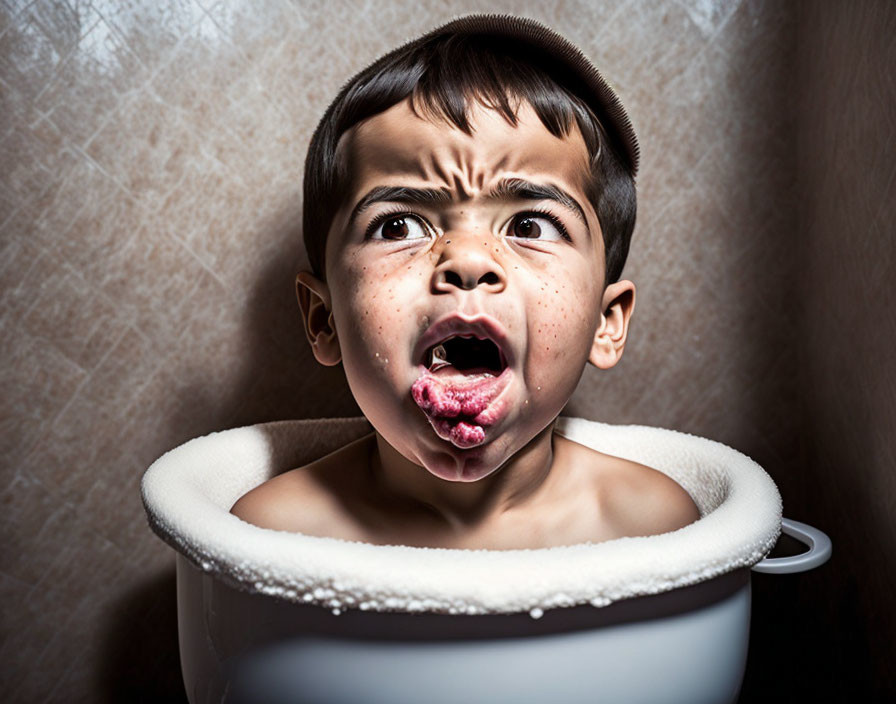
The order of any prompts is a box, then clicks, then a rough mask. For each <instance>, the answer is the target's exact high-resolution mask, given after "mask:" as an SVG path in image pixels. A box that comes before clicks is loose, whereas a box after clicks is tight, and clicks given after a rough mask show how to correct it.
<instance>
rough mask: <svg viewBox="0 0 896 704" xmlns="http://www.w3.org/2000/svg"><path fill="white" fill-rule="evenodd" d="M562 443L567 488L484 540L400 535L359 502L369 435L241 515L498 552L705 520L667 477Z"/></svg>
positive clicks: (321, 531) (302, 528)
mask: <svg viewBox="0 0 896 704" xmlns="http://www.w3.org/2000/svg"><path fill="white" fill-rule="evenodd" d="M557 437H558V438H559V440H558V441H557V444H556V445H555V449H557V450H561V452H559V453H557V454H556V455H555V458H556V459H558V460H559V459H560V458H561V456H562V463H563V464H564V465H565V466H566V467H565V469H563V470H562V471H563V472H564V475H565V476H567V477H568V479H567V480H565V481H563V482H562V488H560V489H559V490H558V491H556V492H554V493H552V494H551V497H550V499H549V500H546V501H543V502H539V503H538V504H537V505H534V504H533V505H532V506H530V507H528V508H524V509H522V510H521V511H519V512H517V513H516V515H515V516H514V517H513V518H512V519H510V520H508V521H496V522H494V523H493V524H492V525H491V527H486V528H484V529H482V530H480V531H478V532H476V533H475V534H474V533H471V534H470V535H465V536H455V537H454V538H451V539H449V538H447V537H445V536H439V537H438V538H436V537H435V536H434V535H427V537H426V538H423V537H421V536H416V537H415V535H414V534H413V532H411V533H408V534H401V535H399V533H400V531H399V533H396V532H395V531H396V530H398V527H397V526H392V527H390V525H389V524H390V520H389V517H388V516H386V515H383V513H382V511H380V512H377V509H376V508H375V507H374V506H371V505H370V504H369V502H365V501H364V500H363V496H361V495H359V494H361V493H363V492H359V491H358V483H359V481H361V477H360V476H359V471H360V470H359V468H363V467H364V466H366V453H367V451H368V450H367V446H366V445H365V444H364V443H365V442H366V441H367V440H368V438H362V439H361V440H359V441H356V442H355V443H351V444H349V445H347V446H345V447H343V448H340V449H339V450H337V451H336V452H334V453H331V454H330V455H327V456H325V457H322V458H320V459H319V460H316V461H314V462H312V463H310V464H307V465H305V466H303V467H299V468H296V469H293V470H290V471H288V472H285V473H283V474H281V475H278V476H277V477H274V478H273V479H270V480H269V481H267V482H265V483H264V484H262V485H260V486H258V487H256V488H255V489H253V490H252V491H250V492H248V493H247V494H246V495H245V496H243V497H242V498H241V499H240V500H239V501H237V502H236V504H234V506H233V508H232V509H231V513H233V514H235V515H236V516H238V517H239V518H241V519H243V520H244V521H247V522H248V523H252V524H254V525H257V526H260V527H262V528H271V529H274V530H284V531H290V532H298V533H304V534H306V535H313V536H319V537H330V538H341V539H344V540H357V541H361V542H374V543H378V542H394V541H395V540H398V542H399V543H400V544H416V543H415V542H414V541H415V540H416V541H417V542H419V543H420V544H427V541H430V542H432V543H433V546H438V547H465V548H492V549H509V548H513V547H517V548H518V547H551V546H556V545H573V544H577V543H584V542H594V543H597V542H601V541H605V540H612V539H614V538H620V537H625V536H645V535H656V534H659V533H667V532H670V531H673V530H677V529H678V528H682V527H684V526H686V525H688V524H689V523H693V522H694V521H695V520H697V519H698V518H699V517H700V515H699V512H698V511H697V507H696V506H695V504H694V502H693V500H692V499H691V497H690V495H689V494H688V493H687V492H686V491H685V490H684V489H683V488H682V487H681V486H680V485H679V484H677V483H676V482H675V481H673V480H672V479H670V478H669V477H668V476H666V475H665V474H663V473H662V472H660V471H658V470H656V469H653V468H651V467H648V466H646V465H643V464H639V463H637V462H633V461H631V460H627V459H623V458H620V457H615V456H613V455H607V454H604V453H602V452H599V451H597V450H594V449H592V448H590V447H587V446H585V445H581V444H579V443H576V442H574V441H572V440H569V439H568V438H565V437H563V436H562V435H558V436H557ZM555 469H557V470H560V469H561V468H560V467H555ZM570 469H572V470H573V471H569V470H570ZM396 523H400V521H397V520H396ZM386 536H388V538H387V537H386ZM402 539H403V540H404V542H402ZM520 541H522V543H520Z"/></svg>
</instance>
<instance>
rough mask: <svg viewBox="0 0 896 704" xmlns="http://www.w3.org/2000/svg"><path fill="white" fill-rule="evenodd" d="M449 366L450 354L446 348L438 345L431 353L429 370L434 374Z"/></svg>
mask: <svg viewBox="0 0 896 704" xmlns="http://www.w3.org/2000/svg"><path fill="white" fill-rule="evenodd" d="M447 366H450V363H449V362H448V353H447V352H446V351H445V346H444V345H436V346H435V347H433V348H432V352H430V360H429V370H430V371H433V372H434V371H436V370H437V369H441V368H442V367H447Z"/></svg>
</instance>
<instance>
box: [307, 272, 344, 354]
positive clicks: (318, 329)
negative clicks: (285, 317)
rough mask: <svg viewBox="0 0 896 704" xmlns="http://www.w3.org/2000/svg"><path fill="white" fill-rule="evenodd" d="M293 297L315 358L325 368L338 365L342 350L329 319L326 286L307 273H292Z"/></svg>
mask: <svg viewBox="0 0 896 704" xmlns="http://www.w3.org/2000/svg"><path fill="white" fill-rule="evenodd" d="M296 297H297V298H298V299H299V307H300V308H301V309H302V322H303V323H304V324H305V336H306V337H307V338H308V342H309V343H310V344H311V350H312V352H314V357H315V359H317V361H318V362H320V363H321V364H324V365H326V366H328V367H332V366H334V365H336V364H339V362H340V361H342V351H341V350H340V349H339V337H338V335H337V334H336V323H335V321H334V319H333V312H332V301H331V299H330V287H329V286H327V283H326V282H325V281H321V280H320V279H318V278H317V277H316V276H314V275H313V274H311V273H310V272H307V271H302V272H299V274H298V275H297V276H296Z"/></svg>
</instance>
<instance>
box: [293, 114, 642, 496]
mask: <svg viewBox="0 0 896 704" xmlns="http://www.w3.org/2000/svg"><path fill="white" fill-rule="evenodd" d="M471 118H472V119H471V122H472V126H473V135H472V136H468V135H466V134H464V133H463V132H462V131H461V130H458V129H455V128H454V127H453V126H449V125H446V124H444V123H441V122H431V121H428V120H426V119H422V118H418V117H417V116H415V115H414V114H413V112H412V111H411V110H410V108H409V105H408V102H407V100H406V101H403V102H401V103H398V104H397V105H395V106H393V107H392V108H390V109H389V110H387V111H385V112H383V113H380V114H378V115H375V116H374V117H372V118H370V119H368V120H365V121H364V122H362V123H360V124H359V125H357V126H356V127H355V128H353V129H352V130H350V131H349V132H347V133H346V134H345V135H343V137H342V140H341V141H340V154H341V157H342V158H344V159H345V164H346V166H347V168H348V172H349V173H350V174H351V185H350V188H349V194H350V195H349V197H348V199H347V201H346V202H345V203H343V205H342V207H341V208H340V210H339V211H338V212H337V214H336V217H335V218H334V221H333V223H332V226H331V229H330V232H329V236H328V240H327V248H326V263H327V267H326V276H327V280H326V283H324V282H321V281H319V280H317V279H315V278H314V277H313V276H311V275H310V274H307V273H303V274H300V276H299V284H301V285H300V286H299V287H298V288H299V294H300V302H301V303H302V307H303V310H304V312H305V317H306V330H307V332H308V335H309V339H310V340H311V342H312V347H313V349H314V352H315V355H316V357H317V358H318V360H319V361H321V362H323V363H325V364H335V363H337V362H338V361H340V358H341V361H342V363H343V365H344V368H345V374H346V377H347V379H348V383H349V386H350V387H351V390H352V392H353V394H354V397H355V399H356V401H357V403H358V405H359V406H360V408H361V410H362V411H363V412H364V415H365V416H366V417H367V418H368V420H369V421H370V422H371V423H372V425H373V426H374V428H375V429H376V430H377V432H378V433H379V434H380V435H381V436H382V437H383V438H384V439H385V440H386V441H387V442H388V443H389V444H390V445H391V446H392V447H393V448H395V449H396V450H397V451H398V452H400V453H401V454H402V455H404V457H406V458H407V459H409V460H411V461H412V462H414V463H416V464H419V465H422V466H424V467H426V468H427V469H428V470H429V471H430V472H431V473H433V474H434V475H436V476H438V477H441V478H443V479H448V480H454V481H474V480H477V479H480V478H482V477H484V476H486V475H488V474H490V473H491V472H493V471H495V470H496V469H498V468H499V467H501V466H502V465H503V464H504V463H505V462H506V461H507V460H508V459H509V458H511V457H512V456H513V455H514V454H515V453H517V452H518V451H519V450H520V449H522V448H523V447H524V446H525V445H526V444H527V443H528V442H529V441H530V440H531V439H532V438H533V437H535V436H536V435H537V434H538V433H539V432H540V431H542V430H543V429H544V428H545V427H546V426H547V425H548V424H550V423H551V422H552V421H553V420H554V419H555V418H556V417H557V415H558V414H559V413H560V411H561V410H562V408H563V406H564V405H565V404H566V402H567V400H568V399H569V397H570V396H571V394H572V393H573V391H574V390H575V387H576V384H577V383H578V380H579V378H580V376H581V374H582V371H583V369H584V366H585V363H586V362H587V361H591V362H592V363H594V364H595V365H597V366H599V367H603V368H608V367H611V366H613V364H615V363H616V361H617V360H618V358H619V356H620V355H621V353H622V348H623V346H624V343H625V335H626V331H627V325H628V319H629V315H630V313H631V310H632V308H633V305H634V286H633V285H632V284H631V283H630V282H628V281H621V282H618V283H616V284H614V285H613V286H610V287H607V290H606V291H605V290H604V281H603V276H604V274H603V272H604V268H605V267H604V246H603V238H602V235H601V230H600V224H599V223H598V220H597V215H596V214H595V212H594V210H593V208H592V206H591V205H590V203H589V202H588V200H587V198H586V197H585V183H586V178H587V176H588V173H589V171H588V155H587V150H586V148H585V144H584V141H583V139H582V137H581V135H580V133H579V132H578V130H574V131H573V132H572V133H571V134H570V135H569V136H568V137H566V138H564V139H558V138H556V137H554V136H553V135H551V133H550V132H549V131H548V130H547V129H546V128H545V127H544V126H543V125H542V123H541V121H540V120H539V119H538V117H537V115H536V114H535V112H534V111H533V110H532V108H531V106H530V105H529V104H528V103H523V104H522V106H521V109H520V111H519V113H518V124H517V126H516V127H513V126H512V125H510V124H509V123H507V122H506V121H505V120H504V118H503V117H502V116H501V115H500V114H499V113H497V112H495V111H493V110H491V109H487V108H484V107H482V106H480V105H479V104H478V103H477V104H475V108H474V109H473V111H472V113H471ZM507 179H516V180H517V181H512V182H511V185H514V184H516V185H519V184H520V183H521V182H523V181H524V182H527V183H528V184H534V185H535V186H537V187H539V188H540V189H541V191H542V192H538V190H537V189H530V190H529V191H526V190H523V191H519V190H517V191H513V189H510V190H511V192H510V193H508V192H506V191H505V192H503V193H502V192H500V191H498V192H497V193H495V192H494V191H496V189H497V187H498V186H499V185H501V184H502V182H506V180H507ZM384 187H385V188H404V189H406V190H405V191H404V192H401V191H392V192H391V193H389V192H386V191H385V190H384ZM545 187H549V189H550V188H553V189H554V190H553V193H554V194H555V197H554V198H551V197H548V196H546V193H545V191H546V189H545ZM412 189H427V191H428V192H429V195H430V197H428V198H424V197H423V196H425V195H426V194H425V193H423V192H420V191H412ZM547 192H548V193H549V192H550V190H547ZM409 193H413V194H414V195H415V197H413V198H411V199H410V200H409V198H410V196H409ZM370 196H374V197H373V198H371V197H370ZM380 198H382V199H383V200H379V199H380ZM364 203H366V205H364V207H362V208H361V209H360V210H359V209H358V208H357V206H358V204H362V205H363V204H364ZM533 211H543V212H541V213H540V212H533ZM543 213H546V214H543ZM379 216H385V218H384V219H383V218H380V217H379ZM552 218H553V219H554V220H553V221H552ZM558 223H559V225H558ZM564 230H565V234H564ZM451 336H453V337H454V338H455V339H454V340H451V339H449V340H448V341H447V342H446V343H445V344H442V345H439V344H438V343H440V342H442V341H443V339H444V338H446V337H449V338H450V337H451ZM464 336H467V338H470V336H473V337H475V338H481V339H483V340H486V341H483V342H478V343H477V342H476V341H475V340H473V339H464Z"/></svg>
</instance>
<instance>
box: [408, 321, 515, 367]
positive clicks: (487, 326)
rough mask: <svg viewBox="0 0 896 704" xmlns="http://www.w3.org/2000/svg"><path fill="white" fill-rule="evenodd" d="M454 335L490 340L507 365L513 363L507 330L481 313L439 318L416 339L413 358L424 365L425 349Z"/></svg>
mask: <svg viewBox="0 0 896 704" xmlns="http://www.w3.org/2000/svg"><path fill="white" fill-rule="evenodd" d="M455 335H474V336H476V337H478V338H479V339H481V340H491V341H492V342H494V343H495V344H496V345H497V346H498V349H499V350H500V351H501V356H502V358H503V359H504V361H505V362H506V364H507V366H508V367H509V366H511V365H512V364H513V349H512V348H511V346H510V340H509V339H508V337H507V332H506V331H505V330H504V327H503V326H502V325H501V324H500V323H499V322H498V321H497V320H495V319H494V318H492V317H491V316H488V315H483V314H480V315H474V316H470V317H468V316H464V315H461V314H460V313H451V314H449V315H446V316H444V317H443V318H440V319H439V320H437V321H436V322H434V323H433V324H432V325H430V326H429V328H427V330H426V332H424V333H423V336H422V337H421V338H420V339H419V340H418V341H417V346H416V348H415V349H414V359H416V360H417V361H418V362H420V363H422V364H424V365H425V364H426V359H425V356H424V355H425V354H426V351H427V350H428V349H429V348H430V347H433V346H434V345H437V344H439V343H440V342H444V341H445V340H447V339H448V338H450V337H454V336H455Z"/></svg>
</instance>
